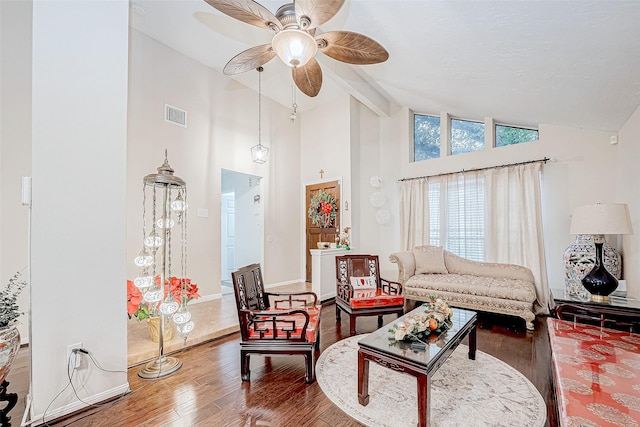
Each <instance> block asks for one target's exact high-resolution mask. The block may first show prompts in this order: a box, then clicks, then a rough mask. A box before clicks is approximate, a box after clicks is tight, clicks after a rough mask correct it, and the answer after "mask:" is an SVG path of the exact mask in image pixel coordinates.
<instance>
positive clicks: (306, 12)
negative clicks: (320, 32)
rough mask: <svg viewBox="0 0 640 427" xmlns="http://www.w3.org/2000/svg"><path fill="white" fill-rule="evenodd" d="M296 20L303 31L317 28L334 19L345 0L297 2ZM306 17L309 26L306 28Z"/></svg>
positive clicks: (300, 0) (302, 0)
mask: <svg viewBox="0 0 640 427" xmlns="http://www.w3.org/2000/svg"><path fill="white" fill-rule="evenodd" d="M294 4H295V9H296V18H297V19H298V23H299V24H300V26H301V27H302V29H303V30H309V29H311V28H316V27H317V26H318V25H322V24H324V23H325V22H327V21H328V20H329V19H331V18H333V17H334V16H335V14H336V13H338V11H339V10H340V8H341V7H342V5H343V4H344V0H295V1H294ZM304 17H306V18H307V19H308V21H309V25H308V26H307V27H306V28H305V27H304V23H303V22H304V20H305V19H304Z"/></svg>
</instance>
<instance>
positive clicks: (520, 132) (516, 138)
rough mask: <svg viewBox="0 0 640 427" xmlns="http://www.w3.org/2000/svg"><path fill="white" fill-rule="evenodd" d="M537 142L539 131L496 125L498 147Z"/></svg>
mask: <svg viewBox="0 0 640 427" xmlns="http://www.w3.org/2000/svg"><path fill="white" fill-rule="evenodd" d="M537 140H538V131H537V130H535V129H526V128H519V127H515V126H504V125H496V147H504V146H506V145H513V144H520V143H522V142H529V141H537Z"/></svg>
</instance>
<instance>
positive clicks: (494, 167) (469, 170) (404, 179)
mask: <svg viewBox="0 0 640 427" xmlns="http://www.w3.org/2000/svg"><path fill="white" fill-rule="evenodd" d="M549 160H551V159H550V158H549V157H544V158H542V159H538V160H529V161H526V162H518V163H507V164H504V165H498V166H487V167H484V168H476V169H462V170H461V171H458V172H445V173H438V174H435V175H425V176H417V177H415V178H402V179H399V180H398V182H402V181H413V180H414V179H423V178H434V177H436V176H445V175H455V174H458V173H464V172H477V171H484V170H488V169H497V168H506V167H508V166H520V165H528V164H529V163H539V162H542V163H547V162H548V161H549Z"/></svg>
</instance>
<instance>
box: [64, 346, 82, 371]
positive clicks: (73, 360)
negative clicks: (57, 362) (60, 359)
mask: <svg viewBox="0 0 640 427" xmlns="http://www.w3.org/2000/svg"><path fill="white" fill-rule="evenodd" d="M77 348H82V343H81V342H79V343H76V344H69V345H68V346H67V358H66V361H67V366H69V367H71V368H73V369H77V368H79V367H80V361H81V360H82V359H81V356H82V353H80V352H76V353H75V354H74V353H73V350H75V349H77Z"/></svg>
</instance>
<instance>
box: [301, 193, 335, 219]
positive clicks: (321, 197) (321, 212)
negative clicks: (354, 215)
mask: <svg viewBox="0 0 640 427" xmlns="http://www.w3.org/2000/svg"><path fill="white" fill-rule="evenodd" d="M337 213H338V203H337V202H336V199H335V197H333V196H332V195H331V194H329V193H327V192H325V191H322V190H320V191H318V192H317V193H316V194H314V195H313V197H312V198H311V203H310V206H309V211H308V212H307V214H308V216H309V219H311V222H312V223H313V225H315V226H318V227H322V228H328V227H331V226H332V225H333V224H334V222H335V220H336V214H337Z"/></svg>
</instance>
